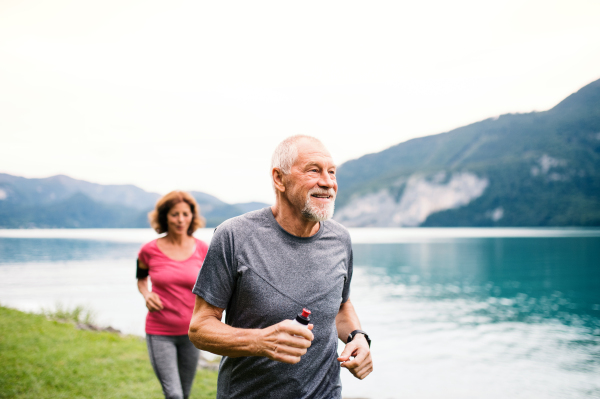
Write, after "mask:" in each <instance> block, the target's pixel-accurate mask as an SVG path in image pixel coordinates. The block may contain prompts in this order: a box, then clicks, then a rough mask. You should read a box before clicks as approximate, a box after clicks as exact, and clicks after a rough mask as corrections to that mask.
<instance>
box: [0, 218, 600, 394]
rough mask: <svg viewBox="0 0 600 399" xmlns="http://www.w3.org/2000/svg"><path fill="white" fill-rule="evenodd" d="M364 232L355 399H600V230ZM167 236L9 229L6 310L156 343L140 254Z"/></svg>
mask: <svg viewBox="0 0 600 399" xmlns="http://www.w3.org/2000/svg"><path fill="white" fill-rule="evenodd" d="M350 231H351V234H352V238H353V243H354V244H353V245H354V265H355V272H354V278H353V282H352V293H351V298H352V301H353V303H354V305H355V307H356V309H357V312H358V314H359V316H360V318H361V322H362V325H363V329H364V330H366V331H368V332H369V334H370V335H371V337H372V339H373V347H372V353H373V357H374V365H375V371H374V372H373V374H371V375H370V376H369V377H368V378H367V379H366V380H364V381H358V380H356V379H354V378H353V377H352V376H351V375H350V374H349V373H348V372H347V371H346V370H342V381H343V384H344V396H345V397H348V398H352V397H356V398H358V397H361V398H371V399H378V398H382V399H386V398H507V397H510V398H599V397H600V378H599V377H598V376H600V230H598V229H423V228H412V229H411V228H405V229H351V230H350ZM211 234H212V230H211V229H203V230H200V231H199V232H197V234H196V236H197V237H198V238H200V239H203V240H206V241H210V237H211ZM153 238H155V234H154V233H153V232H152V231H151V230H150V229H89V230H88V229H86V230H0V303H1V304H2V305H5V306H10V307H14V308H18V309H22V310H28V311H39V310H40V309H41V308H53V307H55V306H56V304H57V303H61V304H62V305H64V306H71V307H73V306H76V305H85V306H87V307H89V308H90V309H92V310H93V311H94V312H95V313H96V320H97V322H98V324H101V325H111V326H113V327H115V328H117V329H119V330H121V331H123V332H125V333H129V334H137V335H143V334H144V317H145V312H146V308H145V306H144V302H143V299H142V297H141V295H140V294H139V293H138V292H137V287H136V282H135V258H136V254H137V251H138V250H139V247H140V245H141V243H143V242H145V241H149V240H151V239H153Z"/></svg>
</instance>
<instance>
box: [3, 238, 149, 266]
mask: <svg viewBox="0 0 600 399" xmlns="http://www.w3.org/2000/svg"><path fill="white" fill-rule="evenodd" d="M139 249H140V245H139V244H132V243H121V242H107V241H92V240H73V239H71V240H69V239H60V238H28V239H23V238H0V267H1V265H2V264H3V263H5V264H6V263H11V264H14V263H28V262H59V261H73V260H99V259H120V258H121V259H122V258H127V257H129V258H132V257H134V256H136V254H137V251H138V250H139Z"/></svg>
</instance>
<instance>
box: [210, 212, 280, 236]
mask: <svg viewBox="0 0 600 399" xmlns="http://www.w3.org/2000/svg"><path fill="white" fill-rule="evenodd" d="M270 211H271V209H270V208H269V207H267V208H263V209H259V210H256V211H251V212H247V213H244V214H243V215H240V216H236V217H233V218H231V219H227V220H226V221H224V222H223V223H221V224H220V225H218V226H217V228H216V229H215V234H216V233H217V232H219V233H221V234H224V233H236V232H239V231H245V230H247V229H253V228H255V227H256V226H257V225H261V224H264V223H265V221H266V220H267V216H268V215H267V212H270Z"/></svg>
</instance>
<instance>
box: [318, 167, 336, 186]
mask: <svg viewBox="0 0 600 399" xmlns="http://www.w3.org/2000/svg"><path fill="white" fill-rule="evenodd" d="M319 186H321V187H327V188H333V187H334V186H335V180H333V179H332V178H331V175H330V174H329V172H328V171H326V170H325V171H323V173H321V178H320V179H319Z"/></svg>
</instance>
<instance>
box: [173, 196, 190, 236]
mask: <svg viewBox="0 0 600 399" xmlns="http://www.w3.org/2000/svg"><path fill="white" fill-rule="evenodd" d="M192 217H193V215H192V209H191V208H190V206H189V205H188V204H187V202H184V201H182V202H180V203H178V204H177V205H175V206H174V207H173V208H171V210H170V211H169V212H168V213H167V226H168V228H169V233H175V234H187V231H188V228H189V227H190V223H192Z"/></svg>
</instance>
